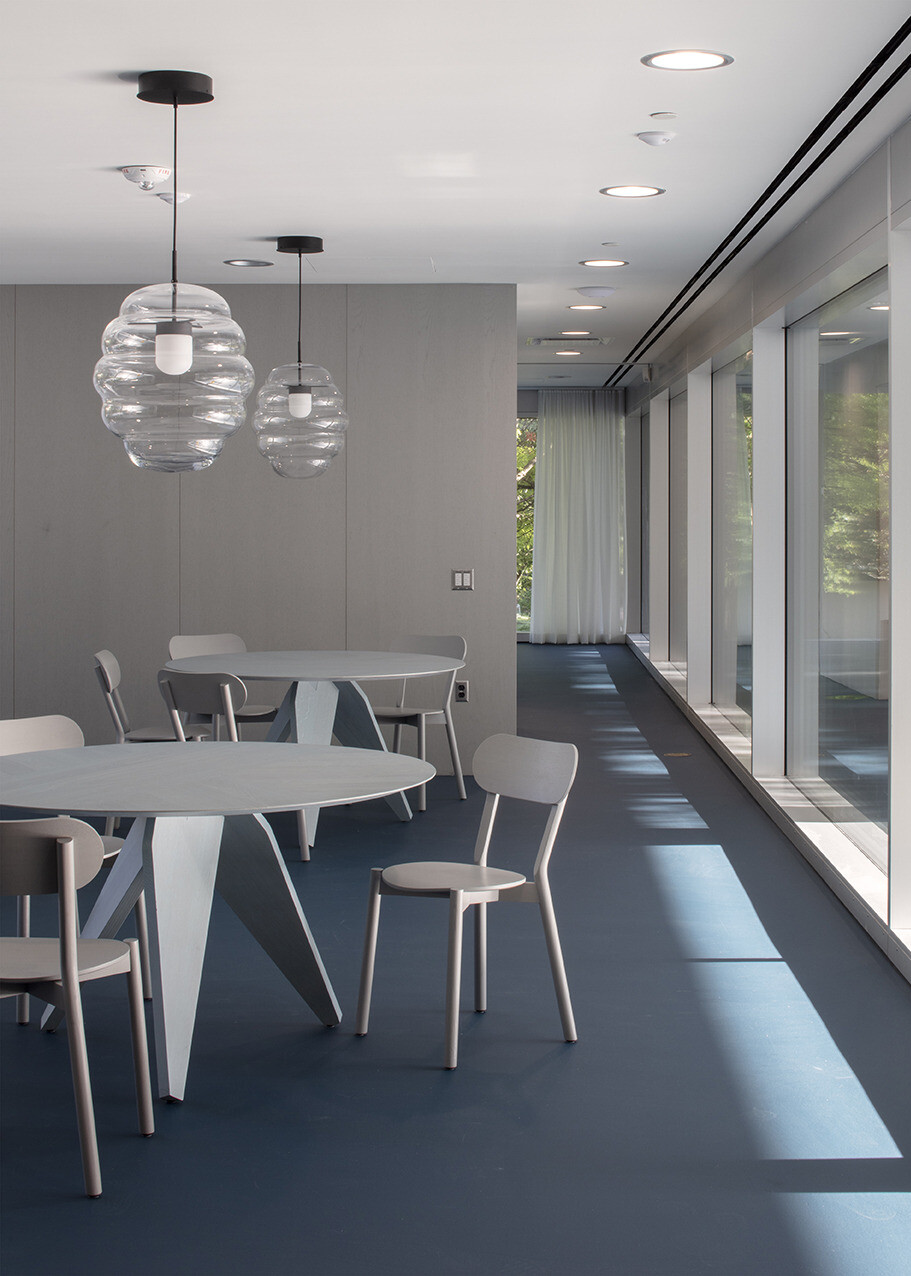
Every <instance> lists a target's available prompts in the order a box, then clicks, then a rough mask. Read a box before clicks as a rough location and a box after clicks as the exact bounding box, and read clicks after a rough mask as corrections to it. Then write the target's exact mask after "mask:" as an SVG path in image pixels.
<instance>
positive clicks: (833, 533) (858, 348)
mask: <svg viewBox="0 0 911 1276" xmlns="http://www.w3.org/2000/svg"><path fill="white" fill-rule="evenodd" d="M886 286H887V284H886V276H885V272H880V273H879V274H878V275H876V276H874V277H873V278H872V279H869V280H867V281H865V282H864V283H862V284H860V285H858V286H857V287H856V288H853V289H851V290H850V292H847V293H844V294H842V295H841V296H840V297H837V298H836V299H835V300H834V301H832V302H830V303H829V304H828V305H826V306H824V307H822V309H820V310H816V311H814V312H813V313H812V314H809V315H807V316H806V317H805V318H804V319H801V320H800V321H799V322H798V323H796V324H794V325H792V326H791V327H790V328H789V330H788V388H789V393H788V399H789V402H788V440H789V443H788V465H789V485H788V486H789V523H788V537H789V563H788V572H789V591H788V628H789V645H788V662H789V664H788V667H789V677H788V773H789V775H790V776H791V777H792V778H793V779H794V780H795V781H796V783H798V784H799V785H800V786H801V788H802V789H803V790H804V791H805V792H806V793H807V794H808V795H809V796H810V797H811V798H812V800H813V801H814V803H815V804H816V805H817V806H818V807H820V809H821V810H823V811H824V812H825V813H826V814H827V815H828V816H829V817H830V818H831V819H832V820H834V821H835V822H836V823H838V824H839V825H840V826H842V827H843V829H844V831H845V832H846V833H848V834H849V836H851V837H852V838H853V840H854V841H855V842H856V843H857V844H858V845H860V846H861V847H862V849H863V850H864V851H866V853H867V854H868V855H869V856H870V857H871V858H872V859H873V860H874V861H875V862H877V863H878V864H880V866H881V867H883V868H885V867H886V832H887V822H888V796H889V769H888V718H889V394H888V375H889V347H888V304H889V303H888V294H887V291H886Z"/></svg>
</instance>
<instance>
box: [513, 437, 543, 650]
mask: <svg viewBox="0 0 911 1276" xmlns="http://www.w3.org/2000/svg"><path fill="white" fill-rule="evenodd" d="M537 447H538V418H537V417H533V416H520V417H518V418H517V419H516V632H517V633H520V634H527V633H528V627H529V616H530V614H531V559H532V548H533V546H534V538H535V461H536V456H537Z"/></svg>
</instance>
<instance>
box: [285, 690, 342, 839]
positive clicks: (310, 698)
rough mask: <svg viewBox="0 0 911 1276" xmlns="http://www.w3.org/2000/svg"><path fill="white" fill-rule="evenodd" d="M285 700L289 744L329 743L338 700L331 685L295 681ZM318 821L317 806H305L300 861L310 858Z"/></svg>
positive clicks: (302, 819)
mask: <svg viewBox="0 0 911 1276" xmlns="http://www.w3.org/2000/svg"><path fill="white" fill-rule="evenodd" d="M286 698H290V709H291V722H290V726H289V730H288V739H289V740H290V741H291V742H292V744H325V745H329V744H331V743H332V727H333V723H334V722H335V706H336V702H337V700H338V691H337V689H336V686H335V683H332V682H295V683H293V684H292V686H291V690H290V691H289V692H288V697H286ZM282 708H284V705H282ZM318 821H319V807H318V806H308V807H305V808H304V810H303V811H302V812H301V814H300V816H299V819H298V827H299V829H300V847H301V859H303V860H307V859H309V858H310V853H309V850H308V847H311V846H312V845H313V844H314V842H315V841H316V825H317V823H318Z"/></svg>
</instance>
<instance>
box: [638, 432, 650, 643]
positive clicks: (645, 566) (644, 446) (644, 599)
mask: <svg viewBox="0 0 911 1276" xmlns="http://www.w3.org/2000/svg"><path fill="white" fill-rule="evenodd" d="M639 438H640V448H641V452H640V465H639V474H640V476H641V480H642V499H641V503H640V517H641V520H642V523H641V545H642V571H641V576H640V587H641V591H642V592H641V596H640V611H641V616H642V621H641V624H642V633H644V634H645V635H646V636H648V634H649V633H650V629H649V608H648V588H649V579H650V575H649V517H648V512H649V446H648V442H649V434H648V414H647V413H646V414H645V415H643V417H642V421H641V425H640V434H639Z"/></svg>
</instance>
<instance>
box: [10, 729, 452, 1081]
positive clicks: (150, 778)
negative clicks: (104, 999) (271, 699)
mask: <svg viewBox="0 0 911 1276" xmlns="http://www.w3.org/2000/svg"><path fill="white" fill-rule="evenodd" d="M434 774H435V772H434V768H433V767H432V766H430V765H429V763H426V762H420V761H419V760H418V759H416V758H411V757H407V756H405V755H403V754H397V753H386V752H381V751H378V750H375V749H371V750H364V749H348V748H327V747H325V746H314V745H306V744H294V745H288V744H281V745H279V744H268V743H249V744H243V743H242V744H234V743H224V744H219V743H211V742H208V743H201V744H177V743H176V742H175V743H174V744H142V745H130V746H129V747H125V746H123V745H119V744H109V745H95V746H90V747H88V748H81V749H53V750H47V751H44V752H41V753H20V754H15V755H11V756H6V757H0V785H2V792H3V801H4V803H5V804H7V805H9V806H21V807H28V808H31V809H35V810H44V811H53V812H55V813H56V812H58V811H66V812H67V813H68V814H70V815H126V816H133V817H134V822H133V826H132V828H131V829H130V832H129V834H128V836H127V838H126V841H125V843H124V846H123V849H122V850H121V852H120V854H119V855H118V856H117V859H116V860H115V861H114V863H113V865H112V868H111V871H110V874H109V875H108V878H107V880H106V881H105V883H104V885H103V887H102V889H101V892H100V894H99V896H98V899H97V901H96V904H95V907H94V908H93V909H92V912H91V914H90V915H89V917H88V918H87V920H86V923H85V925H84V926H83V928H82V934H83V935H85V936H87V937H90V938H97V937H99V936H100V937H110V936H112V935H115V934H116V933H117V932H118V930H119V929H120V927H121V926H122V925H123V923H124V921H125V920H126V918H127V916H128V914H129V912H130V910H131V909H132V908H133V906H134V905H135V903H136V900H137V899H138V897H139V893H140V891H142V890H144V891H145V897H146V908H147V911H148V914H149V939H150V948H151V956H152V987H153V1000H154V1022H155V1052H156V1060H157V1064H158V1086H159V1093H160V1094H161V1095H163V1096H166V1097H168V1098H173V1099H182V1098H183V1095H184V1090H185V1086H186V1077H187V1068H188V1065H189V1057H190V1042H191V1039H192V1035H193V1026H194V1023H195V1019H196V1004H197V1001H198V998H199V985H200V979H201V975H202V963H203V956H204V954H205V947H206V937H207V934H208V928H209V915H210V912H211V907H212V892H213V889H216V888H217V890H218V892H219V894H220V895H221V896H222V897H223V898H224V899H225V901H226V902H227V903H228V904H229V905H230V907H231V908H232V909H233V910H234V912H235V913H236V914H237V916H238V917H239V918H240V920H241V921H242V922H243V923H244V925H245V926H246V927H247V929H248V930H249V931H250V932H251V934H252V935H253V936H254V938H255V939H256V940H257V941H258V942H259V943H260V945H261V946H262V947H263V948H264V949H265V951H266V952H267V953H268V955H269V956H270V957H271V958H272V960H273V961H274V962H275V964H276V965H277V966H278V968H279V969H280V970H281V971H282V973H283V974H284V975H285V976H286V978H287V979H288V980H289V981H290V983H291V984H292V985H293V987H294V988H295V989H296V990H297V991H298V993H299V994H300V995H301V997H302V998H303V999H304V1001H306V1002H307V1004H308V1005H309V1006H310V1007H311V1009H312V1010H313V1011H314V1013H315V1014H316V1015H317V1016H318V1018H319V1019H321V1020H322V1022H323V1023H325V1024H327V1025H334V1024H337V1023H338V1022H339V1021H340V1020H341V1010H340V1008H339V1004H338V1001H337V999H336V996H335V993H334V991H333V989H332V985H331V983H330V981H329V977H328V975H327V974H326V970H325V967H324V966H323V962H322V959H321V957H320V955H319V950H318V948H317V946H316V943H315V941H314V939H313V936H312V934H311V933H310V927H309V925H308V924H307V919H306V917H305V915H304V911H303V909H302V908H301V905H300V900H299V899H298V897H297V893H296V891H295V889H294V886H293V884H292V882H291V879H290V878H289V876H288V871H287V869H286V867H285V863H284V860H283V859H282V856H281V853H280V851H279V849H278V844H277V843H276V841H275V836H274V834H273V833H272V830H271V828H270V827H269V824H268V823H267V821H266V820H265V819H264V818H263V815H262V813H263V812H276V811H295V810H298V809H299V808H300V807H301V806H303V805H311V804H313V805H319V806H337V805H340V804H343V803H348V802H357V801H366V800H368V799H370V798H377V797H387V796H388V795H389V794H390V793H397V792H400V791H401V790H402V789H408V788H414V787H416V786H417V785H419V784H423V783H425V782H426V781H427V780H428V779H430V778H431V777H432V776H433V775H434Z"/></svg>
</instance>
